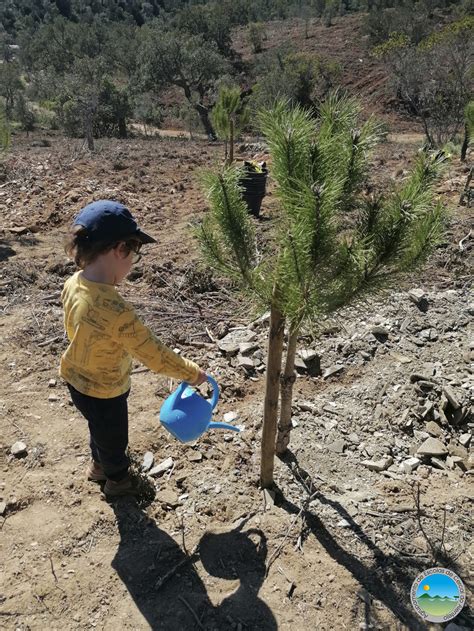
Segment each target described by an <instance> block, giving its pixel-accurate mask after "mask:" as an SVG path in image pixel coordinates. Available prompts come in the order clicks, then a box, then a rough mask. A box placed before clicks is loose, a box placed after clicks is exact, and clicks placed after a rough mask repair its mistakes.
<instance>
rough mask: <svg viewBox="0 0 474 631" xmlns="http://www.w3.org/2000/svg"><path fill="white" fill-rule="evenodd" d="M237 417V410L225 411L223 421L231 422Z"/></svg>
mask: <svg viewBox="0 0 474 631" xmlns="http://www.w3.org/2000/svg"><path fill="white" fill-rule="evenodd" d="M238 418H239V415H238V414H237V412H226V413H225V414H224V421H225V422H226V423H232V421H236V420H237V419H238Z"/></svg>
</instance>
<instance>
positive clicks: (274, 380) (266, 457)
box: [260, 288, 285, 489]
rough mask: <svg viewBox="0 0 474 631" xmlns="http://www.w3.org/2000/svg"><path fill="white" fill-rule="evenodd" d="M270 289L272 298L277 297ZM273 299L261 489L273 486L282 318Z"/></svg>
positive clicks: (275, 290) (282, 328)
mask: <svg viewBox="0 0 474 631" xmlns="http://www.w3.org/2000/svg"><path fill="white" fill-rule="evenodd" d="M277 291H278V290H277V289H276V288H275V289H274V293H273V295H274V298H276V295H277ZM276 304H277V303H276V300H275V299H274V301H273V304H272V307H271V310H270V332H269V335H268V363H267V378H266V386H265V403H264V408H263V431H262V452H261V463H260V483H261V486H262V488H263V489H266V488H268V487H270V486H271V485H272V484H273V461H274V459H275V438H276V431H277V422H278V398H279V389H280V373H281V356H282V351H283V333H284V325H285V318H284V316H283V314H282V313H281V311H280V310H279V308H278V307H277V306H276Z"/></svg>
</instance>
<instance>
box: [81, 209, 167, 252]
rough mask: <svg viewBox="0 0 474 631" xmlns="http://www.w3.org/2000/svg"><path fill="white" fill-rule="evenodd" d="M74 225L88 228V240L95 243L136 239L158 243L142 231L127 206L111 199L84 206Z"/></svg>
mask: <svg viewBox="0 0 474 631" xmlns="http://www.w3.org/2000/svg"><path fill="white" fill-rule="evenodd" d="M73 225H74V226H83V227H84V228H86V230H87V236H88V238H89V239H90V240H91V241H95V242H98V241H104V242H106V243H113V242H114V241H120V240H121V239H126V238H128V237H134V238H136V239H138V240H139V241H141V242H142V243H156V239H154V238H153V237H150V235H149V234H146V233H145V232H143V231H142V230H140V228H139V227H138V225H137V222H136V221H135V219H134V218H133V215H132V213H131V212H130V211H129V210H128V208H127V207H126V206H124V205H123V204H120V203H119V202H114V201H112V200H109V199H100V200H99V201H97V202H92V203H91V204H87V206H84V208H83V209H82V210H81V211H80V213H79V214H78V215H77V217H76V219H75V220H74V224H73Z"/></svg>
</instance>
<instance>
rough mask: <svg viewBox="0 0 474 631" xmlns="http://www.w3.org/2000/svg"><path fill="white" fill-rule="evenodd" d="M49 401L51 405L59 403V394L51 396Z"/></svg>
mask: <svg viewBox="0 0 474 631" xmlns="http://www.w3.org/2000/svg"><path fill="white" fill-rule="evenodd" d="M48 401H49V402H50V403H54V402H55V401H59V397H58V395H57V394H50V395H49V397H48Z"/></svg>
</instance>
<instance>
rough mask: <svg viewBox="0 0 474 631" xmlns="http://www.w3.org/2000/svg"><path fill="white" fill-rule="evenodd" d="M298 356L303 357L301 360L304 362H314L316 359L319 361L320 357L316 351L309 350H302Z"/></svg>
mask: <svg viewBox="0 0 474 631" xmlns="http://www.w3.org/2000/svg"><path fill="white" fill-rule="evenodd" d="M298 355H299V356H300V357H301V359H302V360H303V361H304V362H312V361H313V360H314V359H316V358H318V359H319V355H318V353H317V352H316V351H313V350H308V349H302V350H300V351H299V352H298Z"/></svg>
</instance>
